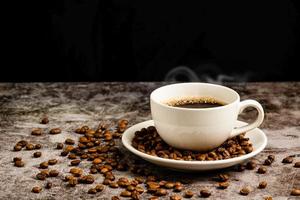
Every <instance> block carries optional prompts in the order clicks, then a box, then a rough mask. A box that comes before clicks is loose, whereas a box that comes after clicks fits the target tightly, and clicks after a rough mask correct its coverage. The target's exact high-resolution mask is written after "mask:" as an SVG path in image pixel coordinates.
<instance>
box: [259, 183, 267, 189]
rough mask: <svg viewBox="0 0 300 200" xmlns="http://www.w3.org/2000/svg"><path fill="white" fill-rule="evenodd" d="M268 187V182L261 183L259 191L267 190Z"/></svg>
mask: <svg viewBox="0 0 300 200" xmlns="http://www.w3.org/2000/svg"><path fill="white" fill-rule="evenodd" d="M267 185H268V183H267V182H266V181H261V182H260V183H259V184H258V188H259V189H264V188H266V187H267Z"/></svg>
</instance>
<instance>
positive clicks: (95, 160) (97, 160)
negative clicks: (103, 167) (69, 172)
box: [93, 158, 102, 165]
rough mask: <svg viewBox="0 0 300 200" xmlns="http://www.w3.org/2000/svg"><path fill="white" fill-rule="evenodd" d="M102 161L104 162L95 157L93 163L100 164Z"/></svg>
mask: <svg viewBox="0 0 300 200" xmlns="http://www.w3.org/2000/svg"><path fill="white" fill-rule="evenodd" d="M100 163H102V160H101V159H100V158H95V159H94V160H93V164H95V165H97V164H100Z"/></svg>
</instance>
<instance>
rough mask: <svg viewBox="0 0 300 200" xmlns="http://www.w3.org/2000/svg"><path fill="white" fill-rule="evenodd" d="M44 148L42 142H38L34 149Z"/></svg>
mask: <svg viewBox="0 0 300 200" xmlns="http://www.w3.org/2000/svg"><path fill="white" fill-rule="evenodd" d="M41 148H42V145H41V144H36V145H34V149H41Z"/></svg>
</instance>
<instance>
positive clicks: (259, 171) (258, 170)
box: [257, 166, 267, 174]
mask: <svg viewBox="0 0 300 200" xmlns="http://www.w3.org/2000/svg"><path fill="white" fill-rule="evenodd" d="M266 172H267V168H265V167H263V166H261V167H259V168H258V169H257V173H259V174H265V173H266Z"/></svg>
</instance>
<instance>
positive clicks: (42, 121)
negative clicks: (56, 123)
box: [41, 117, 49, 124]
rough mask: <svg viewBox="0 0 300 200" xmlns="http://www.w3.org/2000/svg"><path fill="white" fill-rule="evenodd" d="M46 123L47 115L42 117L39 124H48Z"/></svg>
mask: <svg viewBox="0 0 300 200" xmlns="http://www.w3.org/2000/svg"><path fill="white" fill-rule="evenodd" d="M48 123H49V119H48V117H44V118H43V119H42V120H41V124H48Z"/></svg>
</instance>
